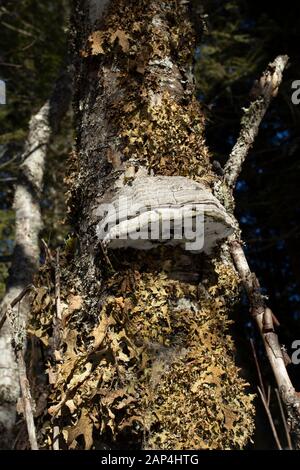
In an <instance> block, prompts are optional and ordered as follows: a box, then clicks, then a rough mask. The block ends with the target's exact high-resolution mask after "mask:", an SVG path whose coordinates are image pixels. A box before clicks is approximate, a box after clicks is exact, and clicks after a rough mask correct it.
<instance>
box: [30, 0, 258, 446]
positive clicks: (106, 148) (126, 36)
mask: <svg viewBox="0 0 300 470" xmlns="http://www.w3.org/2000/svg"><path fill="white" fill-rule="evenodd" d="M75 3H76V6H75V9H74V15H73V22H74V31H75V35H74V45H75V52H76V56H75V63H76V78H77V80H76V98H75V112H76V132H77V134H76V135H77V142H76V151H75V152H74V154H73V156H72V160H71V163H70V164H71V167H72V168H73V170H74V171H73V172H72V173H71V174H70V176H69V184H70V198H69V206H70V216H71V220H72V222H73V226H74V228H75V231H76V236H75V237H74V238H73V239H72V241H71V243H70V242H69V243H68V244H66V248H65V253H64V254H62V257H61V266H60V268H61V306H62V324H61V331H60V335H61V342H60V348H59V350H56V351H54V353H53V354H52V357H50V356H49V362H48V374H49V381H50V387H49V390H48V391H49V396H48V403H49V409H48V413H49V414H48V415H47V416H46V417H44V418H43V419H41V422H40V443H41V444H42V445H44V446H45V447H50V448H51V447H53V429H54V428H55V429H56V430H57V429H59V446H60V448H65V447H67V448H86V449H90V448H92V447H95V448H119V449H120V448H128V447H129V448H139V447H143V448H162V449H188V448H189V449H192V448H194V449H200V448H218V449H220V448H241V447H243V446H245V445H246V443H247V442H248V440H249V438H250V436H251V434H252V431H253V419H252V418H253V407H252V398H253V397H252V396H251V395H249V394H248V393H247V392H246V391H245V386H246V384H245V382H244V380H243V379H241V377H240V376H239V370H238V368H237V367H236V365H235V364H234V345H233V342H232V340H231V338H230V336H229V334H228V325H229V323H230V320H229V318H228V315H229V313H230V310H231V309H232V308H233V306H234V303H235V301H236V299H237V298H238V295H239V280H238V276H237V274H236V272H235V270H234V269H233V267H232V264H231V263H230V262H229V261H228V260H226V257H225V256H223V258H222V257H221V254H220V253H221V251H220V249H219V248H218V247H217V248H216V250H215V251H214V252H213V253H212V254H210V255H209V256H207V255H205V254H202V253H200V254H197V255H195V254H193V255H192V254H190V253H188V252H186V251H183V250H182V249H181V248H180V247H165V246H161V247H158V248H155V249H153V250H150V251H147V252H145V251H143V250H140V251H135V250H133V249H127V250H124V249H120V250H114V251H108V252H106V251H105V249H104V247H103V246H102V245H101V243H99V241H98V239H97V233H96V227H97V224H98V223H99V221H100V217H99V212H98V211H97V209H98V207H99V205H100V204H101V203H105V202H108V201H110V200H111V197H112V195H113V194H114V192H115V190H116V188H118V187H119V188H120V187H122V186H124V185H130V183H131V182H132V181H133V180H134V179H135V178H138V177H139V174H140V173H143V174H144V172H145V171H146V173H147V174H148V175H152V176H156V175H163V176H176V177H178V176H184V177H188V178H190V179H191V180H194V181H197V182H199V183H201V185H202V187H204V188H206V190H207V191H208V192H209V191H211V188H212V186H213V184H214V182H215V181H216V179H217V176H216V175H215V174H214V173H213V171H212V167H211V163H210V155H209V152H208V149H207V147H206V145H205V139H204V115H203V112H202V109H201V106H200V104H199V102H198V101H197V100H196V98H195V96H194V91H195V89H194V83H193V79H192V65H193V50H194V47H195V45H196V43H197V39H198V36H199V34H200V33H201V31H198V30H197V27H199V25H200V26H201V18H196V21H195V24H194V23H193V22H192V19H191V18H192V17H193V15H192V12H191V10H190V7H189V5H187V4H186V2H178V1H175V0H174V1H169V2H163V1H160V0H147V1H143V0H139V1H136V0H135V1H133V0H130V1H128V0H126V1H125V0H114V1H112V2H110V3H109V4H108V5H107V10H106V12H105V14H104V15H103V16H101V18H100V17H99V18H94V21H92V22H91V18H92V15H91V14H90V10H89V6H91V4H93V5H94V3H95V2H90V4H89V2H75ZM93 5H92V6H93ZM93 8H94V7H93ZM93 11H95V10H93ZM53 276H54V270H53V266H51V263H49V264H48V265H46V266H45V267H44V268H43V271H42V272H41V274H40V276H39V279H38V280H37V287H38V289H37V295H36V296H35V297H34V298H33V299H32V302H33V314H34V320H33V322H32V328H31V331H32V332H33V333H34V334H36V336H39V337H40V338H42V340H43V342H44V344H46V345H49V346H51V337H52V331H53V309H54V304H55V295H54V291H55V286H54V282H53V279H54V277H53ZM50 349H51V348H50ZM49 415H50V418H51V419H50V420H49ZM56 435H57V434H56Z"/></svg>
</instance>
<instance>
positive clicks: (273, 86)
mask: <svg viewBox="0 0 300 470" xmlns="http://www.w3.org/2000/svg"><path fill="white" fill-rule="evenodd" d="M288 60H289V58H288V56H286V55H280V56H278V57H276V59H275V60H274V61H273V62H271V63H270V64H269V65H268V67H267V69H266V71H265V72H264V73H263V75H262V76H261V78H260V80H258V81H257V82H256V83H255V85H254V87H253V89H252V93H251V95H252V96H253V97H254V101H252V103H251V104H250V106H249V108H248V109H246V110H245V114H244V116H243V118H242V122H241V131H240V135H239V138H238V140H237V142H236V144H235V145H234V147H233V149H232V152H231V154H230V156H229V158H228V160H227V163H226V165H225V168H224V179H225V182H226V183H227V185H228V186H229V187H230V188H234V186H235V183H236V181H237V179H238V176H239V174H240V172H241V169H242V165H243V163H244V161H245V158H246V157H247V155H248V152H249V150H250V148H251V146H252V145H253V143H254V140H255V137H256V136H257V134H258V129H259V126H260V123H261V121H262V119H263V117H264V115H265V113H266V111H267V109H268V107H269V104H270V102H271V100H272V98H274V97H275V96H276V95H277V92H278V88H279V85H280V83H281V80H282V73H283V71H284V69H285V67H286V65H287V63H288Z"/></svg>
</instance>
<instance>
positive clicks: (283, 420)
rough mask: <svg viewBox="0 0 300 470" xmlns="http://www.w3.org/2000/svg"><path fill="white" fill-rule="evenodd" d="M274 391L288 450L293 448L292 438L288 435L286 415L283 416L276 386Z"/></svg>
mask: <svg viewBox="0 0 300 470" xmlns="http://www.w3.org/2000/svg"><path fill="white" fill-rule="evenodd" d="M275 392H276V396H277V400H278V405H279V408H280V414H281V418H282V422H283V425H284V430H285V435H286V440H287V444H288V448H289V449H290V450H293V446H292V440H291V436H290V430H289V426H288V423H287V420H286V416H285V413H284V409H283V406H282V400H281V397H280V393H279V391H278V389H277V388H275Z"/></svg>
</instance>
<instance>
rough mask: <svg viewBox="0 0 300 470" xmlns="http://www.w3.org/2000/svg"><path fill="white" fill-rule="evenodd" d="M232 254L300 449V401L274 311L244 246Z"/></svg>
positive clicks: (233, 249) (233, 245) (234, 243)
mask: <svg viewBox="0 0 300 470" xmlns="http://www.w3.org/2000/svg"><path fill="white" fill-rule="evenodd" d="M230 252H231V255H232V258H233V260H234V263H235V266H236V269H237V271H238V273H239V275H240V278H241V281H242V284H243V287H244V288H245V290H246V292H247V295H248V299H249V302H250V309H251V314H252V316H253V318H254V320H255V321H256V324H257V326H258V329H259V332H260V334H261V337H262V339H263V343H264V347H265V351H266V353H267V356H268V359H269V363H270V365H271V368H272V371H273V374H274V377H275V379H276V382H277V385H278V389H279V392H280V396H281V398H282V401H283V403H284V404H285V407H286V411H287V417H288V424H289V427H290V431H291V434H292V435H293V437H294V441H295V446H296V447H297V448H300V397H299V395H298V393H297V392H296V390H295V389H294V387H293V384H292V382H291V380H290V377H289V375H288V372H287V369H286V365H285V360H284V354H283V352H282V348H281V346H280V343H279V340H278V336H277V334H276V333H275V331H274V326H273V318H272V311H271V310H270V309H269V308H268V307H267V306H266V303H265V297H264V296H263V295H262V293H261V291H260V287H259V282H258V280H257V277H256V276H255V274H254V273H252V272H251V270H250V267H249V265H248V262H247V259H246V256H245V253H244V250H243V248H242V246H241V243H240V242H239V241H237V240H233V241H231V242H230Z"/></svg>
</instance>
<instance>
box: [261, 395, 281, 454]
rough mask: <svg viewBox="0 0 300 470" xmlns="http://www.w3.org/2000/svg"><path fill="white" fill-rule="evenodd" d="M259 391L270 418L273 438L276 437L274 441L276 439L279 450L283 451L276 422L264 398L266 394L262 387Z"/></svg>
mask: <svg viewBox="0 0 300 470" xmlns="http://www.w3.org/2000/svg"><path fill="white" fill-rule="evenodd" d="M257 389H258V392H259V395H260V398H261V401H262V403H263V405H264V408H265V410H266V413H267V416H268V420H269V423H270V426H271V429H272V433H273V436H274V439H275V442H276V445H277V448H278V449H279V450H282V446H281V444H280V440H279V437H278V434H277V431H276V428H275V424H274V421H273V418H272V415H271V412H270V409H269V407H268V405H267V402H266V400H265V397H264V394H263V392H262V391H261V389H260V387H257Z"/></svg>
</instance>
